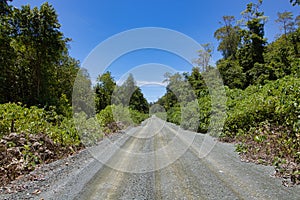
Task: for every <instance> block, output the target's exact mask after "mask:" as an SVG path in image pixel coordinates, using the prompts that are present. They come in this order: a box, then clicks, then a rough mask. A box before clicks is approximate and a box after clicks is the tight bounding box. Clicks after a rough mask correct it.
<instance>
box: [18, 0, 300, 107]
mask: <svg viewBox="0 0 300 200" xmlns="http://www.w3.org/2000/svg"><path fill="white" fill-rule="evenodd" d="M43 2H45V1H43V0H24V1H17V0H14V1H13V3H12V5H14V6H16V7H20V6H21V5H24V4H30V5H31V6H40V5H41V4H42V3H43ZM48 2H49V3H50V4H52V5H53V6H54V8H55V9H56V11H57V13H58V16H59V21H60V23H61V25H62V28H61V30H62V32H63V33H64V34H65V36H66V37H69V38H72V42H71V43H70V55H71V56H72V57H74V58H76V59H78V60H80V61H81V62H83V61H84V60H85V59H86V57H87V56H88V55H89V54H90V52H91V51H92V50H93V49H94V48H95V47H96V46H97V45H99V44H100V43H101V42H103V41H104V40H106V39H107V38H109V37H111V36H113V35H115V34H118V33H120V32H123V31H126V30H129V29H133V28H141V27H163V28H168V29H172V30H175V31H178V32H181V33H183V34H185V35H187V36H189V37H191V38H193V39H194V40H196V41H197V42H198V43H200V44H203V43H208V42H210V43H212V44H213V45H214V47H215V48H214V49H215V50H214V53H213V60H214V61H216V60H218V59H219V58H221V54H220V53H219V52H217V50H216V49H217V45H218V42H217V41H216V40H215V39H214V37H213V34H214V32H215V30H217V29H218V28H219V27H220V24H219V22H220V21H221V20H222V16H224V15H233V16H235V17H236V19H240V18H241V17H240V12H241V11H243V10H244V9H245V7H246V4H247V3H249V2H250V1H246V0H215V1H203V0H184V1H183V0H181V1H178V0H118V1H116V0H89V1H79V0H72V1H71V0H49V1H48ZM275 2H276V3H275ZM262 10H263V11H264V12H265V15H266V16H269V21H268V23H267V24H266V28H265V32H266V35H265V36H266V37H267V38H268V40H269V42H270V41H272V40H273V39H274V37H275V35H276V34H278V33H280V30H279V25H278V24H276V23H275V19H276V18H277V12H278V11H279V12H283V11H292V12H293V13H294V15H295V16H296V15H299V14H300V12H299V7H297V6H295V7H293V6H291V4H290V3H289V0H264V2H263V6H262ZM147 63H161V64H162V65H165V66H170V67H171V68H172V69H171V70H170V71H172V72H174V71H180V72H182V71H190V70H191V68H192V65H191V64H189V63H188V62H186V61H184V60H183V59H181V58H179V57H178V56H175V55H174V54H170V53H168V52H164V51H159V50H151V49H146V50H141V51H136V52H131V53H128V54H126V55H123V56H121V57H120V58H119V59H118V60H116V61H115V62H114V63H113V64H111V65H110V66H105V67H108V68H107V70H109V71H111V72H112V75H113V76H114V78H115V80H116V81H119V80H120V79H122V77H124V76H125V75H126V74H128V72H134V70H133V69H137V66H141V65H145V64H147ZM157 66H158V65H157ZM102 67H104V66H102ZM153 69H154V68H153ZM165 69H167V68H163V70H160V72H164V70H165ZM137 71H139V70H137ZM146 71H147V70H146ZM154 71H155V70H154ZM154 71H153V73H151V70H150V71H149V70H148V75H149V76H151V74H155V72H154ZM160 72H159V73H160ZM159 73H158V74H155V75H152V76H153V78H155V77H157V76H158V75H159ZM91 76H92V78H94V76H96V75H91ZM159 76H161V74H160V75H159ZM139 81H140V82H142V81H143V80H139ZM156 81H157V80H156ZM151 86H152V87H151ZM142 90H143V92H144V95H145V96H146V98H147V99H148V100H149V101H154V100H156V99H157V98H158V97H159V96H162V94H163V93H164V91H165V90H164V86H163V85H158V84H156V85H155V84H152V85H151V84H149V85H145V86H143V87H142Z"/></svg>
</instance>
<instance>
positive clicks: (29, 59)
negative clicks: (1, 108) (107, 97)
mask: <svg viewBox="0 0 300 200" xmlns="http://www.w3.org/2000/svg"><path fill="white" fill-rule="evenodd" d="M4 4H6V1H5V2H4V1H1V5H4ZM9 9H10V10H9V12H6V13H1V16H0V42H1V46H0V69H1V74H0V92H1V96H0V102H1V103H5V102H22V103H24V104H26V105H28V106H30V105H38V106H40V107H44V106H50V105H59V103H60V98H61V97H62V96H64V95H65V97H66V98H68V100H69V101H70V100H71V94H72V86H73V81H74V80H75V77H76V74H77V71H78V69H79V63H78V62H77V61H76V60H74V59H72V58H71V57H70V56H69V55H68V49H67V42H68V41H69V39H68V38H65V37H64V36H63V33H62V32H61V31H60V24H59V22H58V16H57V14H56V11H55V10H54V8H53V7H52V6H51V5H49V4H48V3H44V4H42V5H41V6H40V8H37V7H35V8H33V9H31V7H30V6H29V5H27V6H22V7H21V8H20V9H19V8H12V7H9ZM66 77H67V78H66Z"/></svg>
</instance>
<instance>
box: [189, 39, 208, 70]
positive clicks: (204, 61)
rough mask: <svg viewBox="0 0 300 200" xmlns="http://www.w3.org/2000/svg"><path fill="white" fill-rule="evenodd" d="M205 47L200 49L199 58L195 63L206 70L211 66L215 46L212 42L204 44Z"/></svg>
mask: <svg viewBox="0 0 300 200" xmlns="http://www.w3.org/2000/svg"><path fill="white" fill-rule="evenodd" d="M202 47H203V49H200V50H199V51H198V58H197V59H196V60H195V61H194V63H195V64H197V65H198V66H200V67H201V68H202V71H206V70H208V68H209V62H210V59H211V56H212V53H213V46H212V44H211V43H206V44H202Z"/></svg>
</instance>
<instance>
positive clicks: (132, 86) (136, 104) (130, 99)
mask: <svg viewBox="0 0 300 200" xmlns="http://www.w3.org/2000/svg"><path fill="white" fill-rule="evenodd" d="M112 103H113V104H116V105H118V104H122V105H123V106H129V107H130V108H131V109H133V110H137V111H140V112H143V113H148V111H149V104H148V102H147V100H146V99H145V97H144V95H143V93H142V91H141V89H140V88H139V87H138V86H137V85H136V82H135V80H134V78H133V75H132V74H129V76H128V78H127V79H126V81H125V82H124V83H123V84H122V85H121V86H118V87H117V89H116V90H115V92H114V94H113V96H112Z"/></svg>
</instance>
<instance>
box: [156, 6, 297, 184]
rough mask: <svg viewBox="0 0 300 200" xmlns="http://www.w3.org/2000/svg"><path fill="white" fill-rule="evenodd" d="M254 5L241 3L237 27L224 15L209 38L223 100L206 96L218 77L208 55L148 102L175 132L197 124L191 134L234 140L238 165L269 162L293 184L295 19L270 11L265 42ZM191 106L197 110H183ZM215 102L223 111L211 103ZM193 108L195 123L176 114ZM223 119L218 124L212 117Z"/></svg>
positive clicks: (261, 14) (169, 78) (263, 18)
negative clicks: (272, 26)
mask: <svg viewBox="0 0 300 200" xmlns="http://www.w3.org/2000/svg"><path fill="white" fill-rule="evenodd" d="M261 4H262V1H261V0H259V1H258V3H257V4H255V3H249V4H248V5H247V7H246V10H245V11H243V12H242V20H240V21H239V22H236V21H235V18H234V17H233V16H224V17H223V21H224V22H223V27H221V28H219V29H218V30H217V31H216V32H215V33H214V36H215V37H216V39H217V40H219V41H220V43H219V46H218V50H219V51H221V52H222V55H223V58H222V59H220V60H219V61H218V62H217V66H216V68H217V69H218V71H219V73H220V75H221V77H222V79H223V83H224V85H225V90H226V96H227V100H226V99H225V98H226V97H224V96H222V95H219V96H213V93H212V91H215V92H216V93H217V94H218V91H221V90H220V87H218V84H215V83H214V82H216V80H217V79H215V78H216V77H218V76H219V75H218V73H216V70H215V68H214V67H210V66H206V64H207V63H208V62H204V60H205V59H206V58H207V56H208V57H209V55H210V52H208V53H207V54H204V53H203V52H202V53H201V54H199V57H200V58H199V59H198V60H197V61H201V62H196V64H198V67H194V68H193V69H192V72H191V73H183V74H182V75H181V74H173V75H170V74H167V81H168V86H167V92H166V94H165V95H164V96H163V97H161V98H160V99H159V100H158V101H157V102H156V103H157V104H160V105H161V106H163V107H164V109H165V110H166V113H167V120H168V121H170V122H173V123H176V124H179V125H181V126H182V127H183V128H188V127H189V126H191V125H193V124H195V123H197V124H198V125H197V126H198V128H197V130H198V131H199V132H203V133H206V132H209V133H213V134H215V135H217V136H221V138H222V140H224V141H236V142H240V144H239V145H238V146H237V151H239V152H240V153H241V154H242V155H243V156H245V157H246V158H245V159H247V160H252V161H254V162H260V163H267V164H274V165H275V166H276V167H277V171H278V172H280V174H281V175H282V174H285V173H287V174H289V175H290V177H291V180H292V182H294V183H296V182H299V181H300V175H299V174H300V166H299V163H300V154H299V151H300V98H299V97H300V54H299V45H300V26H299V21H300V17H299V16H297V17H294V16H293V15H292V13H291V12H287V11H286V12H283V13H278V19H277V20H276V22H277V23H278V25H279V28H280V30H282V34H281V35H279V36H278V38H276V40H275V41H273V42H271V43H267V39H266V38H264V25H265V23H266V22H267V21H266V16H264V12H263V11H261ZM204 49H205V48H204ZM205 56H206V57H205ZM206 61H207V60H206ZM183 82H184V83H185V84H189V85H190V88H192V90H190V92H191V93H194V95H195V96H196V98H195V99H193V98H189V97H190V96H191V95H190V92H187V91H188V90H187V89H186V88H185V89H184V86H183V85H184V84H183ZM175 86H176V87H175ZM208 86H209V87H208ZM219 94H222V92H220V93H219ZM181 96H184V98H182V97H181ZM195 100H196V101H197V102H198V105H199V107H198V108H194V107H193V106H190V105H189V102H192V101H195ZM222 100H224V101H225V102H226V108H225V106H224V105H222V104H220V103H219V102H221V101H222ZM213 102H215V105H214V104H213ZM187 105H189V106H187ZM195 109H196V110H198V112H199V115H198V117H199V121H195V120H194V118H191V119H189V118H187V117H186V116H184V114H183V111H185V112H186V111H187V110H188V112H186V113H189V114H190V115H191V114H192V113H191V112H192V111H193V110H195ZM224 114H226V119H225V121H222V119H223V118H222V117H220V118H218V116H222V115H224ZM215 116H217V117H215ZM218 119H220V120H218ZM223 122H224V126H223V125H222V123H223ZM220 126H222V127H220ZM215 127H218V128H215ZM213 129H215V130H213ZM212 130H213V131H212ZM296 180H298V181H296Z"/></svg>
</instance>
